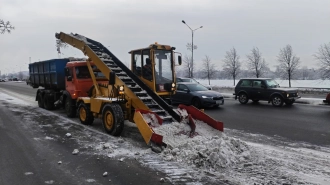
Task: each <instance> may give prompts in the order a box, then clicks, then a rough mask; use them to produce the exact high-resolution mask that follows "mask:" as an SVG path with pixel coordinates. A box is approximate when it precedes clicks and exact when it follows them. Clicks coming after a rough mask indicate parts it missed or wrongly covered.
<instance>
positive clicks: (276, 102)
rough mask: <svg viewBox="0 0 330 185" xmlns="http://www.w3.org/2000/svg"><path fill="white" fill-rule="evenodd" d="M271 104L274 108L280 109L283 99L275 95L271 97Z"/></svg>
mask: <svg viewBox="0 0 330 185" xmlns="http://www.w3.org/2000/svg"><path fill="white" fill-rule="evenodd" d="M272 104H273V106H275V107H281V106H282V105H283V98H282V97H281V96H279V95H275V96H273V97H272Z"/></svg>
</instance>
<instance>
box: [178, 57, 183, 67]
mask: <svg viewBox="0 0 330 185" xmlns="http://www.w3.org/2000/svg"><path fill="white" fill-rule="evenodd" d="M178 63H179V65H181V64H182V58H181V55H179V56H178Z"/></svg>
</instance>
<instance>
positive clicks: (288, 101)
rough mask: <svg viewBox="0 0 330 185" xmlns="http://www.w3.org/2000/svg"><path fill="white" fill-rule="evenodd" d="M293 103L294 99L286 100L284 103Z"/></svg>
mask: <svg viewBox="0 0 330 185" xmlns="http://www.w3.org/2000/svg"><path fill="white" fill-rule="evenodd" d="M293 103H294V100H286V101H285V104H286V105H292V104H293Z"/></svg>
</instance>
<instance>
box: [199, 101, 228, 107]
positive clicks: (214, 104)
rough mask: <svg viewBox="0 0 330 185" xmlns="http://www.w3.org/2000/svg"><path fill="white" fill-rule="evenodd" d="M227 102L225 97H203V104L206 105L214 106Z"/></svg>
mask: <svg viewBox="0 0 330 185" xmlns="http://www.w3.org/2000/svg"><path fill="white" fill-rule="evenodd" d="M224 103H225V100H224V99H221V100H210V99H203V101H202V106H204V107H214V106H218V105H223V104H224Z"/></svg>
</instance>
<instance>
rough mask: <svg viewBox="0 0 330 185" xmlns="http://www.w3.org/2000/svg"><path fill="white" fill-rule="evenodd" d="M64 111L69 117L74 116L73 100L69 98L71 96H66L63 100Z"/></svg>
mask: <svg viewBox="0 0 330 185" xmlns="http://www.w3.org/2000/svg"><path fill="white" fill-rule="evenodd" d="M65 112H66V115H67V116H68V117H69V118H74V117H75V116H76V106H75V105H73V100H71V98H66V100H65Z"/></svg>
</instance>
